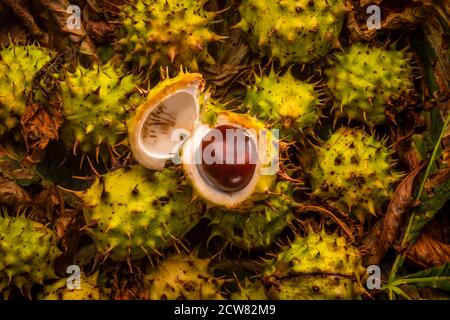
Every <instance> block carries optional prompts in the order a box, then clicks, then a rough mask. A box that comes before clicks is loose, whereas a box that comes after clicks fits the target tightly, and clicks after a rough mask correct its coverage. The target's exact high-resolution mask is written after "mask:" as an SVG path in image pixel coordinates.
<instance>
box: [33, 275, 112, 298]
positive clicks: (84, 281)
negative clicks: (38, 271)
mask: <svg viewBox="0 0 450 320" xmlns="http://www.w3.org/2000/svg"><path fill="white" fill-rule="evenodd" d="M97 278H98V273H95V274H93V275H91V276H89V277H88V276H86V275H84V274H82V276H81V279H80V280H81V282H80V289H69V288H67V279H61V280H58V281H57V282H56V283H54V284H52V285H48V286H45V287H44V292H43V293H42V294H41V295H40V296H39V297H38V299H39V300H108V299H109V297H108V294H107V293H108V291H109V290H108V289H104V288H101V287H100V286H99V285H98V282H97Z"/></svg>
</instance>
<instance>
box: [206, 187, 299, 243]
mask: <svg viewBox="0 0 450 320" xmlns="http://www.w3.org/2000/svg"><path fill="white" fill-rule="evenodd" d="M292 189H293V188H292V185H290V184H289V183H288V182H285V181H283V182H278V183H277V185H276V186H275V188H274V190H273V191H272V192H273V194H272V195H271V196H269V197H267V199H265V200H263V201H261V202H263V203H262V204H258V205H256V206H253V207H251V208H249V209H247V210H226V209H221V208H217V207H215V208H211V209H210V210H209V211H208V213H207V216H208V217H209V219H210V220H211V223H212V236H216V235H218V236H220V237H222V238H224V239H225V240H226V241H228V242H230V243H231V244H232V245H233V246H237V247H239V248H242V249H245V250H250V249H255V248H264V247H267V246H269V245H270V244H272V242H273V241H274V240H275V239H276V238H277V236H278V235H279V234H280V233H281V232H282V231H283V230H284V229H285V228H286V227H287V226H289V223H290V222H291V221H292V220H293V219H294V215H293V213H292V204H293V201H292Z"/></svg>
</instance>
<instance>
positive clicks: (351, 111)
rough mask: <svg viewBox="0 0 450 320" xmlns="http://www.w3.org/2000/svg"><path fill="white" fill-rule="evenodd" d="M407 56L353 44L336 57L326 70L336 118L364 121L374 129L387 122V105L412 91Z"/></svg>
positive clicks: (410, 70)
mask: <svg viewBox="0 0 450 320" xmlns="http://www.w3.org/2000/svg"><path fill="white" fill-rule="evenodd" d="M410 58H411V57H410V55H408V54H407V53H406V52H404V51H397V50H394V49H391V50H387V49H380V48H369V47H368V46H367V45H366V44H363V43H356V44H353V45H352V46H351V47H350V48H349V49H348V50H347V52H345V53H343V54H337V55H336V60H335V61H334V62H332V65H331V67H330V68H329V69H326V70H325V74H326V76H327V78H328V82H327V86H328V88H329V89H330V91H331V93H332V94H333V95H334V97H335V104H334V109H335V111H336V116H337V117H346V118H349V119H354V120H358V121H361V122H365V123H366V124H367V125H369V126H371V127H373V126H375V125H378V124H382V123H384V122H385V120H386V112H388V111H391V112H392V111H393V110H387V109H386V108H389V107H388V105H389V104H392V102H393V101H395V100H398V99H399V98H400V97H401V96H402V95H405V94H408V93H409V92H410V91H411V90H412V89H413V88H414V84H413V70H412V67H411V66H410V63H409V61H410Z"/></svg>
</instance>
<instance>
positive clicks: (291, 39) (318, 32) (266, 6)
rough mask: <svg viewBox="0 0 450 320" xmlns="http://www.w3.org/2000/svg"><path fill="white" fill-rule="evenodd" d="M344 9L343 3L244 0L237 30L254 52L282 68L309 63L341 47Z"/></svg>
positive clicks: (240, 9) (339, 1)
mask: <svg viewBox="0 0 450 320" xmlns="http://www.w3.org/2000/svg"><path fill="white" fill-rule="evenodd" d="M344 9H345V6H344V1H343V0H299V1H290V0H274V1H264V0H244V1H243V2H242V4H241V5H240V7H239V12H240V13H241V16H242V20H241V22H239V24H238V25H237V26H238V27H240V28H241V29H242V30H244V31H246V32H248V36H249V40H250V45H251V47H252V49H253V50H254V51H255V52H260V53H261V54H262V55H266V56H271V57H273V58H275V59H278V60H279V61H280V63H281V64H282V65H285V64H287V63H289V62H296V63H310V62H312V61H314V60H317V59H318V58H320V57H323V56H324V55H326V54H327V53H328V52H329V51H330V49H331V47H332V46H334V47H337V46H338V38H339V34H340V32H341V28H342V24H343V21H344Z"/></svg>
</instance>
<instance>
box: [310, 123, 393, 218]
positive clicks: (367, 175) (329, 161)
mask: <svg viewBox="0 0 450 320" xmlns="http://www.w3.org/2000/svg"><path fill="white" fill-rule="evenodd" d="M391 154H392V151H390V150H389V149H388V148H387V147H386V146H385V145H384V142H380V141H378V140H377V139H376V138H375V137H374V136H371V135H369V134H367V133H366V132H365V131H363V130H361V129H352V128H347V127H342V128H339V129H338V130H337V131H336V132H335V133H333V134H332V135H331V137H330V138H329V139H328V140H327V141H326V142H325V143H324V144H323V145H322V146H321V147H319V148H318V150H317V155H316V159H315V162H314V164H313V166H312V168H311V171H310V177H311V185H312V189H313V191H314V194H315V195H317V196H320V197H323V198H324V199H327V200H328V201H331V202H332V203H333V204H335V205H336V206H337V207H338V208H339V209H341V210H343V211H345V212H349V213H351V214H352V215H355V216H357V217H358V218H359V219H360V220H363V219H364V217H365V216H366V215H367V214H369V213H370V214H375V213H376V212H377V211H378V210H380V208H381V206H382V205H383V203H384V202H385V201H386V200H387V199H389V198H390V197H391V195H392V192H393V191H392V184H393V183H395V182H396V181H397V180H398V179H399V178H400V177H401V174H399V173H397V172H395V170H393V169H392V166H393V160H392V159H391Z"/></svg>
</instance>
